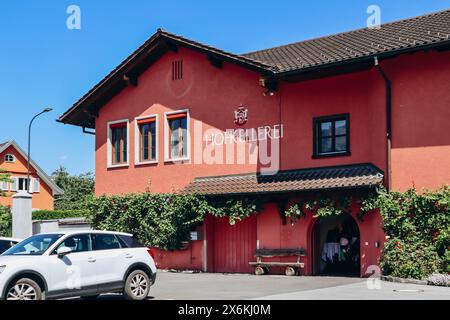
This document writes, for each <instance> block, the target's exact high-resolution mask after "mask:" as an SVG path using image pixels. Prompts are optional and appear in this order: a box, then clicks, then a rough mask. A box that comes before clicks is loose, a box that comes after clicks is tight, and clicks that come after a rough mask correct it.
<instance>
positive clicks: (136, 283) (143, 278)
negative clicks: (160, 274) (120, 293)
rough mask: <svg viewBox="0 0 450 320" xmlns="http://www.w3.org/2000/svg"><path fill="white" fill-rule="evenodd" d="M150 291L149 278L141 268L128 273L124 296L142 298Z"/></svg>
mask: <svg viewBox="0 0 450 320" xmlns="http://www.w3.org/2000/svg"><path fill="white" fill-rule="evenodd" d="M149 292H150V279H149V277H148V275H147V273H145V272H144V271H142V270H135V271H133V272H131V273H130V275H129V276H128V277H127V280H126V281H125V290H124V295H125V298H127V299H130V300H144V299H146V298H147V296H148V293H149Z"/></svg>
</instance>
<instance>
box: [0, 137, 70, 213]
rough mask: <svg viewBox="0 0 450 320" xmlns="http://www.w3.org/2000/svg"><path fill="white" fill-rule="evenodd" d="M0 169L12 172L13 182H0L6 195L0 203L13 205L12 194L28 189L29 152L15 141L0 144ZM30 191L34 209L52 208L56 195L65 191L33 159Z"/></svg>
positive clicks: (0, 186) (31, 162)
mask: <svg viewBox="0 0 450 320" xmlns="http://www.w3.org/2000/svg"><path fill="white" fill-rule="evenodd" d="M0 169H2V170H4V171H6V172H7V173H9V174H10V178H11V182H3V183H1V182H0V188H1V189H2V191H4V192H6V194H7V196H6V197H0V205H3V206H11V204H12V196H13V195H14V194H15V193H16V192H18V191H26V190H27V154H26V152H25V151H23V150H22V149H21V148H20V147H19V145H18V144H17V143H16V142H15V141H8V142H5V143H1V144H0ZM30 180H31V183H30V189H29V191H30V193H31V194H32V195H33V205H32V208H33V210H52V209H53V202H54V198H55V196H58V195H62V193H63V191H62V190H61V189H60V188H59V187H58V186H57V185H56V184H55V183H54V182H53V181H52V179H51V178H50V177H49V176H47V175H46V174H45V172H44V171H42V169H41V168H39V166H38V165H37V164H36V163H35V162H34V161H33V160H31V161H30Z"/></svg>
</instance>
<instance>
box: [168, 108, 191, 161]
mask: <svg viewBox="0 0 450 320" xmlns="http://www.w3.org/2000/svg"><path fill="white" fill-rule="evenodd" d="M189 122H190V121H189V109H184V110H177V111H172V112H165V113H164V160H165V161H188V160H189V159H190V154H191V135H190V132H189Z"/></svg>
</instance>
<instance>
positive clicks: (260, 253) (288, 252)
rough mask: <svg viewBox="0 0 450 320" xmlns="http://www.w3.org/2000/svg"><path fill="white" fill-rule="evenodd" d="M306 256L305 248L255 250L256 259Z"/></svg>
mask: <svg viewBox="0 0 450 320" xmlns="http://www.w3.org/2000/svg"><path fill="white" fill-rule="evenodd" d="M304 255H306V250H305V249H303V248H287V249H256V250H255V257H288V256H304Z"/></svg>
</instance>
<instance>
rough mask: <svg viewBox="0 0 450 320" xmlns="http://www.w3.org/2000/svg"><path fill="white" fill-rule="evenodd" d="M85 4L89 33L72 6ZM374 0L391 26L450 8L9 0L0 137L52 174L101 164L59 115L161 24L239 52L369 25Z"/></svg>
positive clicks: (1, 54)
mask: <svg viewBox="0 0 450 320" xmlns="http://www.w3.org/2000/svg"><path fill="white" fill-rule="evenodd" d="M71 4H75V5H78V6H79V7H80V8H81V30H69V29H67V27H66V19H67V17H68V14H67V13H66V9H67V7H68V6H69V5H71ZM371 4H377V5H379V6H380V7H381V13H382V16H381V18H382V22H388V21H393V20H398V19H403V18H408V17H413V16H417V15H422V14H425V13H429V12H434V11H439V10H443V9H447V8H450V0H416V1H411V0H408V1H403V0H396V1H392V0H371V1H366V0H346V1H340V0H328V1H325V0H322V1H320V0H316V1H308V2H307V1H300V0H297V1H295V0H293V1H287V0H286V1H284V0H278V1H262V0H260V1H253V0H248V1H242V0H241V1H203V0H202V1H168V0H165V1H156V0H151V1H148V0H147V1H145V0H128V1H119V0H114V1H111V0H71V1H65V0H47V1H44V0H41V1H37V0H35V1H31V0H28V1H24V0H14V1H2V2H1V3H0V41H1V42H0V43H1V47H0V48H1V50H0V70H1V72H2V76H1V77H0V98H1V100H0V119H1V129H0V141H5V140H10V139H14V140H16V141H17V142H18V143H19V144H20V145H21V146H22V147H23V148H26V143H27V126H28V121H29V120H30V118H31V117H32V116H33V115H34V114H35V113H37V112H39V111H40V110H42V109H43V108H44V107H47V106H51V107H52V108H54V111H53V112H52V113H49V114H45V115H43V116H41V117H40V118H39V119H38V120H37V121H36V122H35V124H34V125H33V141H32V158H33V159H34V160H35V161H36V162H37V163H39V165H40V166H41V167H42V168H43V169H44V170H45V171H46V172H47V173H51V172H52V171H53V170H54V169H56V168H57V167H59V166H60V165H63V166H65V167H66V168H68V170H69V172H71V173H74V174H78V173H82V172H86V171H93V170H94V136H91V135H86V134H82V132H81V129H80V128H78V127H74V126H69V125H63V124H60V123H57V122H56V121H55V120H56V119H57V118H58V117H59V116H60V115H61V114H62V113H63V112H64V111H65V110H66V109H68V108H69V107H70V106H71V105H72V104H73V103H74V102H75V101H77V100H78V99H79V98H80V97H81V96H82V95H83V94H84V93H85V92H86V91H88V90H89V89H90V88H91V87H92V86H93V85H95V84H96V83H97V82H98V81H99V80H101V79H102V78H103V77H104V76H105V75H106V74H107V73H108V72H109V71H111V70H112V69H113V68H114V67H115V66H116V65H118V64H119V63H120V62H121V61H122V60H123V59H124V58H126V57H127V56H128V55H129V54H130V53H131V52H132V51H134V50H135V49H136V48H137V47H138V46H139V45H140V44H142V43H143V42H144V41H145V40H146V39H147V38H148V37H150V36H151V35H152V34H153V33H154V32H155V31H156V29H157V28H158V27H162V28H164V29H167V30H168V31H171V32H174V33H177V34H181V35H183V36H185V37H188V38H191V39H194V40H197V41H200V42H203V43H206V44H210V45H213V46H216V47H219V48H222V49H225V50H228V51H232V52H235V53H243V52H248V51H253V50H258V49H262V48H268V47H272V46H276V45H281V44H286V43H290V42H295V41H300V40H304V39H309V38H314V37H318V36H323V35H328V34H332V33H336V32H341V31H348V30H351V29H356V28H361V27H364V26H365V22H366V19H367V14H366V9H367V7H368V6H369V5H371Z"/></svg>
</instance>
